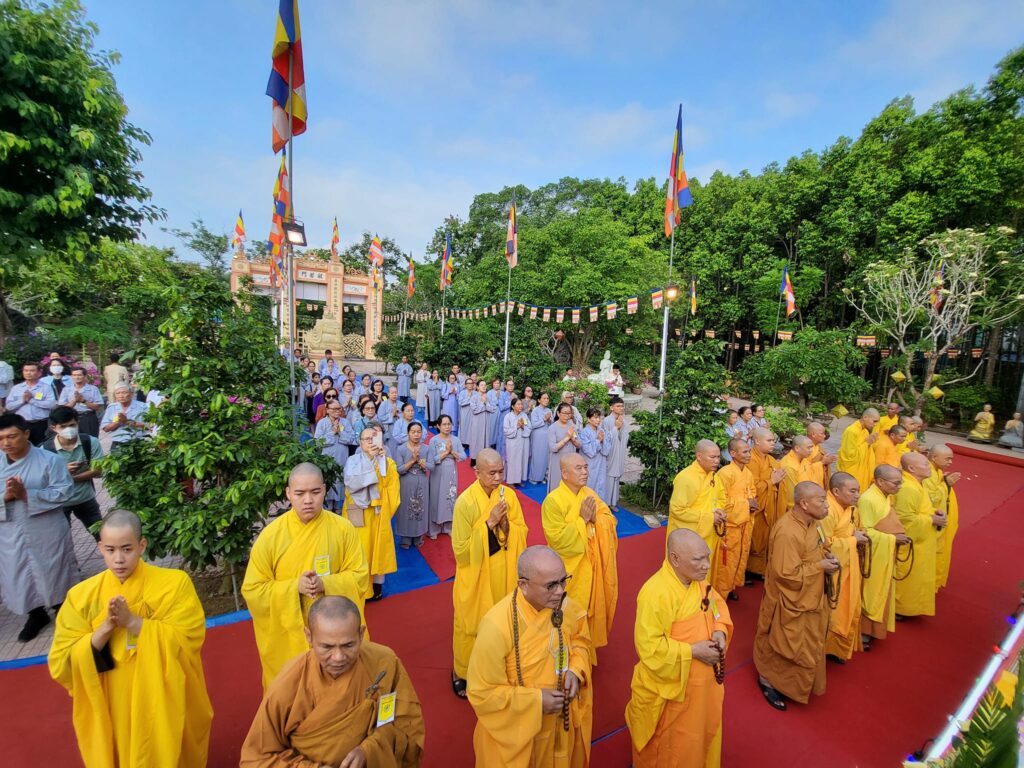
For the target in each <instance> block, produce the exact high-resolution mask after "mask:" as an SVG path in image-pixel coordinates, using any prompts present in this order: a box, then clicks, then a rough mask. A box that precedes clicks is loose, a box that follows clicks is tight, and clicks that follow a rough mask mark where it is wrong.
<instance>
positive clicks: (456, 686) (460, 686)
mask: <svg viewBox="0 0 1024 768" xmlns="http://www.w3.org/2000/svg"><path fill="white" fill-rule="evenodd" d="M452 691H453V692H454V693H455V695H456V696H458V697H459V698H460V699H465V698H466V681H465V680H464V679H462V678H461V677H456V676H455V672H452Z"/></svg>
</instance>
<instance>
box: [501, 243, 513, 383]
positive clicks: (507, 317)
mask: <svg viewBox="0 0 1024 768" xmlns="http://www.w3.org/2000/svg"><path fill="white" fill-rule="evenodd" d="M511 295H512V262H511V261H510V262H509V263H508V288H506V289H505V360H504V362H503V363H502V365H501V374H502V376H504V375H505V370H506V369H507V368H508V326H509V320H510V319H511V318H512V313H511V312H510V311H509V310H510V309H511V308H510V307H509V305H508V304H509V297H510V296H511Z"/></svg>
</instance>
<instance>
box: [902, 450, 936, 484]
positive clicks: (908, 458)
mask: <svg viewBox="0 0 1024 768" xmlns="http://www.w3.org/2000/svg"><path fill="white" fill-rule="evenodd" d="M900 466H901V467H903V469H904V470H906V471H907V472H909V473H910V474H912V475H913V476H914V477H916V478H917V479H918V480H924V479H925V478H926V477H930V476H931V474H932V468H931V466H930V465H929V464H928V459H926V458H925V457H924V456H923V455H922V454H920V453H916V452H912V453H904V454H903V456H902V457H901V458H900Z"/></svg>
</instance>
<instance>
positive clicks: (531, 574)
mask: <svg viewBox="0 0 1024 768" xmlns="http://www.w3.org/2000/svg"><path fill="white" fill-rule="evenodd" d="M518 571H519V582H518V584H517V585H516V588H515V589H514V590H513V591H512V594H511V595H507V596H505V597H503V598H502V599H501V600H499V601H498V602H497V603H495V605H494V607H493V608H491V610H489V611H488V612H487V615H486V616H484V618H483V621H482V622H480V629H479V630H478V632H477V637H476V643H475V644H474V645H473V655H472V656H470V658H469V675H468V677H467V683H468V691H469V703H470V704H471V705H472V707H473V711H474V712H476V717H477V723H476V729H475V730H474V731H473V751H474V752H475V753H476V765H477V768H584V767H585V766H587V765H588V764H589V763H590V736H591V730H592V727H593V694H592V690H591V679H590V669H591V667H590V659H591V658H592V656H593V648H592V647H591V642H590V630H589V628H588V626H587V612H586V610H584V608H583V606H580V605H577V604H576V603H575V602H574V601H573V600H571V599H566V597H567V595H566V591H565V585H566V583H567V582H568V581H569V577H568V575H567V574H566V572H565V566H564V565H563V563H562V560H561V558H560V557H559V556H558V555H557V554H556V553H555V552H554V550H552V549H549V548H548V547H544V546H534V547H527V548H526V550H525V551H524V552H523V554H522V555H520V557H519V564H518Z"/></svg>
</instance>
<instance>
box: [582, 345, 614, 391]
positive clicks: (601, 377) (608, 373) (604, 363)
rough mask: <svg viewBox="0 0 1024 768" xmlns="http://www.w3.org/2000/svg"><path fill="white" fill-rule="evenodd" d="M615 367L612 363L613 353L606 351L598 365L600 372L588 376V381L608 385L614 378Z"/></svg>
mask: <svg viewBox="0 0 1024 768" xmlns="http://www.w3.org/2000/svg"><path fill="white" fill-rule="evenodd" d="M614 367H615V366H614V363H612V353H611V352H609V351H607V350H605V353H604V357H603V358H602V359H601V362H600V363H599V364H598V372H597V373H592V374H590V375H589V376H587V381H592V382H594V383H595V384H603V385H607V383H608V382H609V381H611V380H612V379H613V378H614V376H613V375H612V368H614Z"/></svg>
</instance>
